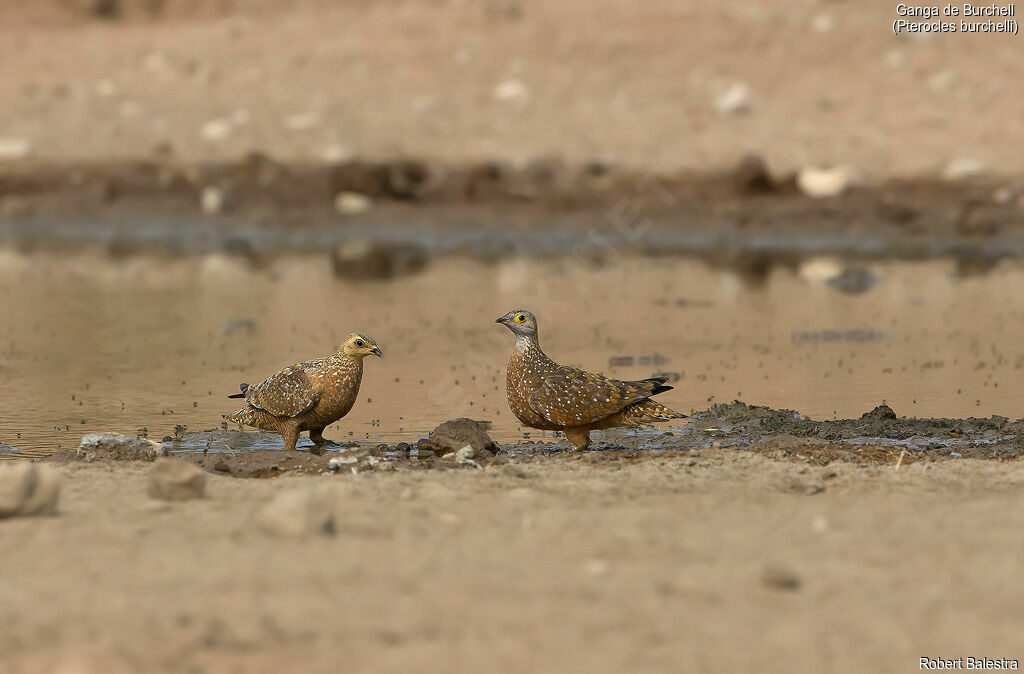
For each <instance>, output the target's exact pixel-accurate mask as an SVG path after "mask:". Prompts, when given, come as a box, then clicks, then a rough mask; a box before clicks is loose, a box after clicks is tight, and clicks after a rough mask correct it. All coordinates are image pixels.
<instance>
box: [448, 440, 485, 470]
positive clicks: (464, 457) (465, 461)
mask: <svg viewBox="0 0 1024 674" xmlns="http://www.w3.org/2000/svg"><path fill="white" fill-rule="evenodd" d="M475 456H476V450H474V449H473V447H472V446H470V445H466V446H465V447H463V448H462V449H460V450H459V451H457V452H455V463H457V464H459V465H461V466H473V467H474V468H477V469H479V470H483V466H481V465H480V464H479V463H477V462H476V461H474V460H473V457H475Z"/></svg>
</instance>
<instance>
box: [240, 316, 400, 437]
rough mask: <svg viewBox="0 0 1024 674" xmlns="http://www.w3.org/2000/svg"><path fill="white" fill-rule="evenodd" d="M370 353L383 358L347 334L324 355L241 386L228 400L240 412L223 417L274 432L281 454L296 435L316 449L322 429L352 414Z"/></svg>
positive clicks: (362, 338)
mask: <svg viewBox="0 0 1024 674" xmlns="http://www.w3.org/2000/svg"><path fill="white" fill-rule="evenodd" d="M371 354H372V355H374V356H380V357H382V358H383V357H384V354H383V353H381V350H380V347H378V346H377V343H376V342H374V341H373V340H372V339H370V338H369V337H367V336H366V335H360V334H352V335H349V337H348V339H346V340H345V342H344V343H343V344H342V345H341V346H340V347H338V350H337V352H335V353H332V354H331V355H329V356H325V357H323V358H317V359H316V360H307V361H304V362H302V363H297V364H295V365H291V366H289V367H286V368H284V369H283V370H281V371H279V372H277V373H276V374H274V375H273V376H271V377H269V378H267V379H265V380H263V381H262V382H260V383H259V384H254V385H252V386H249V385H248V384H242V386H241V389H242V392H241V393H236V394H235V395H231V396H228V397H229V398H245V407H243V408H242V409H240V410H238V411H236V412H232V413H231V414H225V415H224V418H225V419H227V420H228V421H234V422H237V423H240V424H245V425H247V426H254V427H256V428H262V429H264V430H267V431H272V432H274V433H280V434H281V435H282V436H283V437H284V448H285V449H295V443H296V442H298V440H299V433H301V432H302V431H309V439H310V440H312V441H313V442H314V443H316V444H317V445H321V444H323V443H324V442H325V440H324V429H325V428H327V426H329V425H331V424H333V423H334V422H335V421H337V420H338V419H340V418H342V417H343V416H345V415H346V414H348V412H349V410H351V409H352V405H353V404H354V403H355V401H356V396H357V395H358V394H359V383H360V382H361V381H362V379H363V358H365V357H366V356H369V355H371Z"/></svg>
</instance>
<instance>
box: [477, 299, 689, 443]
mask: <svg viewBox="0 0 1024 674" xmlns="http://www.w3.org/2000/svg"><path fill="white" fill-rule="evenodd" d="M496 322H497V323H501V324H503V325H505V326H506V327H508V329H509V330H511V331H512V332H513V333H514V334H515V336H516V344H515V348H514V349H513V350H512V356H511V357H510V358H509V362H508V373H507V375H506V382H505V384H506V393H507V395H508V404H509V407H511V408H512V413H513V414H515V415H516V418H518V419H519V420H520V421H521V422H523V424H525V425H526V426H529V427H531V428H539V429H543V430H555V431H564V432H565V436H566V437H567V438H568V439H569V441H570V442H571V443H572V445H573V449H586V448H587V447H588V446H589V444H590V431H592V430H599V429H604V428H615V427H618V426H634V427H635V426H641V425H644V424H647V423H651V422H654V421H666V420H669V419H685V418H686V415H685V414H679V413H678V412H675V411H673V410H670V409H669V408H667V407H665V406H664V405H662V404H660V403H657V402H655V401H653V400H651V399H650V397H651V396H652V395H657V394H658V393H664V392H665V391H670V390H672V387H671V386H665V385H664V384H665V382H666V381H667V378H666V377H652V378H650V379H642V380H639V381H619V380H618V379H610V378H608V377H605V376H603V375H600V374H595V373H593V372H586V371H584V370H580V369H578V368H574V367H567V366H565V365H559V364H558V363H556V362H555V361H553V360H551V359H550V358H548V356H547V354H545V353H544V351H542V350H541V348H540V342H539V341H538V339H537V319H536V318H535V317H534V316H533V314H531V313H530V312H529V311H525V310H523V309H520V310H517V311H510V312H509V313H507V314H505V315H504V316H502V317H501V318H499V319H497V321H496Z"/></svg>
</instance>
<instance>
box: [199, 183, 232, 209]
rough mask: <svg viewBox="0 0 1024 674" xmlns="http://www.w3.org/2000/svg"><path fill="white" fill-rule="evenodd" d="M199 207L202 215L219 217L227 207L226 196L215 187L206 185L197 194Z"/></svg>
mask: <svg viewBox="0 0 1024 674" xmlns="http://www.w3.org/2000/svg"><path fill="white" fill-rule="evenodd" d="M199 207H200V208H201V209H202V211H203V214H204V215H219V214H220V213H223V212H224V211H225V209H226V207H227V195H226V194H225V192H224V190H223V189H222V188H220V187H217V186H216V185H207V186H206V187H204V188H203V189H202V191H200V192H199Z"/></svg>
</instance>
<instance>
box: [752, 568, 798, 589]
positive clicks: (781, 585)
mask: <svg viewBox="0 0 1024 674" xmlns="http://www.w3.org/2000/svg"><path fill="white" fill-rule="evenodd" d="M761 582H762V583H764V584H765V585H766V586H767V587H770V588H771V589H773V590H783V591H787V592H794V591H796V590H799V589H800V585H801V581H800V576H798V575H797V573H796V572H795V571H793V569H791V568H789V567H787V566H784V565H782V564H777V563H774V562H772V563H769V564H766V565H765V567H764V569H763V570H762V571H761Z"/></svg>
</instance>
